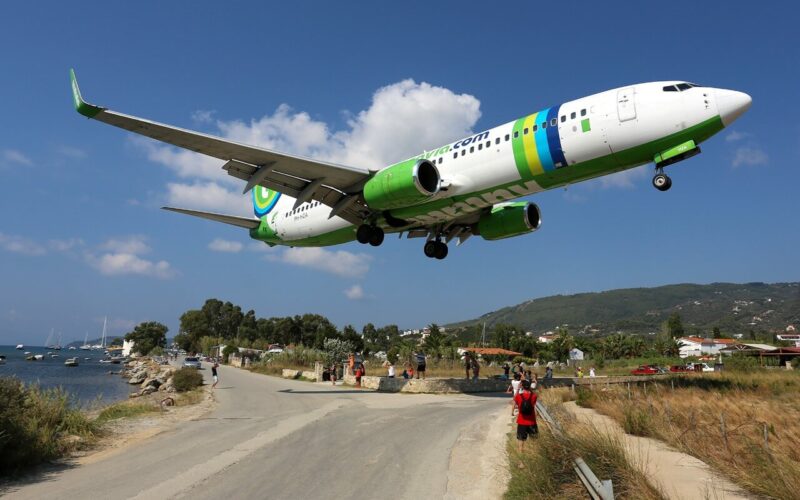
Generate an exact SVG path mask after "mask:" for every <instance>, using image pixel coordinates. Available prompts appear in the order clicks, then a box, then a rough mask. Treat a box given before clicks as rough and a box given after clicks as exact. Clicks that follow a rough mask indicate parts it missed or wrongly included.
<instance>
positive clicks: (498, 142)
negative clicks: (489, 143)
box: [494, 136, 508, 144]
mask: <svg viewBox="0 0 800 500" xmlns="http://www.w3.org/2000/svg"><path fill="white" fill-rule="evenodd" d="M507 137H508V136H506V140H508V139H507ZM494 143H495V144H500V138H499V137H498V138H497V139H495V140H494Z"/></svg>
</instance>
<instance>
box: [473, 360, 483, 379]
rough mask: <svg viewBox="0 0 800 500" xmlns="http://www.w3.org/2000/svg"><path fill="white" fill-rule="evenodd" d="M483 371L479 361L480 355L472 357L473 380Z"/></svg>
mask: <svg viewBox="0 0 800 500" xmlns="http://www.w3.org/2000/svg"><path fill="white" fill-rule="evenodd" d="M480 373H481V364H480V363H479V362H478V357H477V356H475V357H474V358H472V380H478V377H479V376H480Z"/></svg>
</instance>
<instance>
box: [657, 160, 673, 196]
mask: <svg viewBox="0 0 800 500" xmlns="http://www.w3.org/2000/svg"><path fill="white" fill-rule="evenodd" d="M653 187H654V188H656V189H658V190H659V191H666V190H668V189H669V188H671V187H672V179H670V178H669V176H668V175H667V174H665V173H664V168H663V167H659V166H657V165H656V175H655V176H653Z"/></svg>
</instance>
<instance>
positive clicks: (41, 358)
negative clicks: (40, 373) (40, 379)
mask: <svg viewBox="0 0 800 500" xmlns="http://www.w3.org/2000/svg"><path fill="white" fill-rule="evenodd" d="M33 359H35V360H36V361H41V360H43V359H44V354H34V355H33Z"/></svg>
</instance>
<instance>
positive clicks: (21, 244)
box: [0, 233, 47, 256]
mask: <svg viewBox="0 0 800 500" xmlns="http://www.w3.org/2000/svg"><path fill="white" fill-rule="evenodd" d="M0 248H2V249H3V250H5V251H7V252H13V253H18V254H22V255H30V256H38V255H44V254H46V253H47V248H46V247H45V246H43V245H40V244H39V243H36V242H35V241H33V240H30V239H28V238H25V237H23V236H17V235H13V234H5V233H0Z"/></svg>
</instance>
